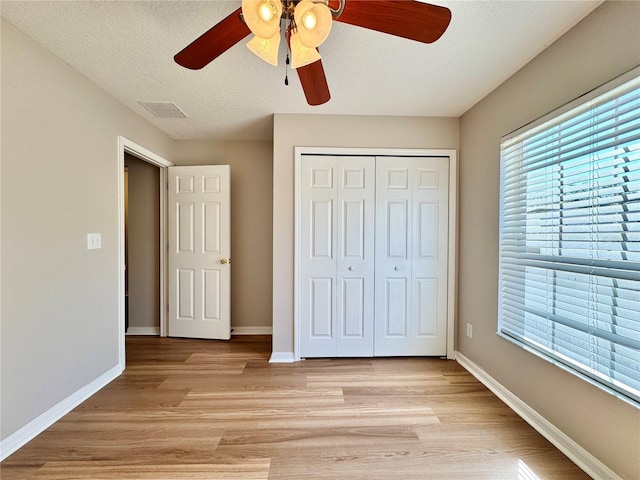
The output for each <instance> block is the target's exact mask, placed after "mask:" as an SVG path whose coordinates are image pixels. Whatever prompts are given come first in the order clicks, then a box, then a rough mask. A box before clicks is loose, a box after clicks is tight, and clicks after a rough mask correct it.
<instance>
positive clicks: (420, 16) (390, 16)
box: [331, 0, 451, 43]
mask: <svg viewBox="0 0 640 480" xmlns="http://www.w3.org/2000/svg"><path fill="white" fill-rule="evenodd" d="M343 1H344V3H345V7H344V11H343V12H342V14H341V15H340V16H339V17H337V18H336V19H335V20H336V21H338V22H343V23H348V24H350V25H357V26H359V27H364V28H368V29H370V30H376V31H378V32H383V33H388V34H390V35H396V36H398V37H403V38H408V39H410V40H415V41H417V42H422V43H432V42H435V41H436V40H438V39H439V38H440V37H441V36H442V34H443V33H444V32H445V30H446V29H447V27H448V26H449V22H451V10H449V9H448V8H446V7H440V6H437V5H430V4H428V3H422V2H417V1H414V0H343ZM331 6H332V7H336V6H337V0H331Z"/></svg>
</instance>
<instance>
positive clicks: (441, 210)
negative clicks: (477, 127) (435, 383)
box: [374, 157, 449, 356]
mask: <svg viewBox="0 0 640 480" xmlns="http://www.w3.org/2000/svg"><path fill="white" fill-rule="evenodd" d="M448 198H449V159H448V158H446V157H433V158H424V157H413V158H412V157H379V158H378V159H377V163H376V265H375V272H376V287H375V299H376V300H375V302H376V306H375V347H374V352H375V355H377V356H385V355H387V356H391V355H425V356H444V355H446V352H447V343H446V342H447V288H448V278H447V271H448Z"/></svg>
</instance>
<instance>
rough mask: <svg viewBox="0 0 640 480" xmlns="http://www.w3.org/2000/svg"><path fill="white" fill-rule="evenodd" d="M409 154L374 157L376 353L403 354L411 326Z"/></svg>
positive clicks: (410, 163)
mask: <svg viewBox="0 0 640 480" xmlns="http://www.w3.org/2000/svg"><path fill="white" fill-rule="evenodd" d="M411 167H412V162H411V159H410V158H389V157H378V158H377V159H376V234H375V236H376V266H375V284H376V286H375V290H376V295H375V320H374V323H375V341H374V354H375V355H378V356H379V355H402V354H403V353H398V352H403V351H404V346H405V345H406V344H407V342H408V341H409V340H410V329H411V324H410V321H411V291H410V286H411V251H412V245H411V219H412V211H413V205H412V203H411V197H412V182H411Z"/></svg>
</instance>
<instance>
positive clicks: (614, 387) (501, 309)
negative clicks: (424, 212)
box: [497, 67, 640, 408]
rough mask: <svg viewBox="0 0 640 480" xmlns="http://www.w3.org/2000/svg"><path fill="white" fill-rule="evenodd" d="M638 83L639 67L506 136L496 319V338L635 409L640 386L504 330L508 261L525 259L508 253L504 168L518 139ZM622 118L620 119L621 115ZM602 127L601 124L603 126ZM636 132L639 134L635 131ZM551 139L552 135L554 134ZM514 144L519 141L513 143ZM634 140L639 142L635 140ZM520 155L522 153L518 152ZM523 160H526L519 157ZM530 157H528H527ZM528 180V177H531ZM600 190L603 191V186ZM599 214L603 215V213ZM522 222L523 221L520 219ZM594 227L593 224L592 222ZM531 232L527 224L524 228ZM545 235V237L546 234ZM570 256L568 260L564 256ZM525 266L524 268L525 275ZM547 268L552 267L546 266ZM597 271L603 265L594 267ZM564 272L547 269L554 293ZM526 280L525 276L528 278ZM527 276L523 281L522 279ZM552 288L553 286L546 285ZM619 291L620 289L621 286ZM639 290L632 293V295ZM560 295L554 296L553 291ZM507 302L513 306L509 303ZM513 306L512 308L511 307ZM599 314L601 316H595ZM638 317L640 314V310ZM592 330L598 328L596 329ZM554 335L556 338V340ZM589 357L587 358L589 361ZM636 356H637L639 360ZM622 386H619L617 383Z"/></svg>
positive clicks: (554, 180)
mask: <svg viewBox="0 0 640 480" xmlns="http://www.w3.org/2000/svg"><path fill="white" fill-rule="evenodd" d="M633 80H637V81H640V67H635V68H633V69H631V70H630V71H628V72H626V73H624V74H623V75H621V76H619V77H617V78H615V79H614V80H611V81H609V82H607V83H605V84H604V85H601V86H600V87H597V88H595V89H593V90H591V91H590V92H587V93H586V94H584V95H582V96H580V97H578V98H576V99H574V100H572V101H571V102H569V103H567V104H565V105H563V106H562V107H560V108H558V109H556V110H553V111H552V112H549V113H548V114H546V115H544V116H542V117H540V118H538V119H536V120H534V121H533V122H531V123H529V124H527V125H524V126H523V127H520V128H519V129H517V130H515V131H513V132H511V133H509V134H507V135H505V136H503V137H502V138H501V142H500V203H499V208H500V223H499V244H500V248H499V272H498V277H499V278H498V321H497V334H498V335H500V336H501V337H502V338H505V339H507V340H508V341H510V342H512V343H514V344H516V345H518V346H520V347H521V348H523V349H525V350H526V351H529V352H530V353H532V354H534V355H536V356H538V357H540V358H543V359H545V360H546V361H549V362H550V363H552V364H554V365H556V366H558V367H560V368H562V369H564V370H565V371H568V372H569V373H572V374H574V375H577V376H578V377H580V378H582V379H584V380H586V381H588V382H589V383H591V384H593V385H595V386H597V387H598V388H601V389H603V390H605V391H607V392H609V393H611V394H613V395H614V396H616V397H618V398H620V399H621V400H623V401H625V402H627V403H629V404H631V405H633V406H635V407H636V408H640V388H636V387H635V386H633V385H632V384H629V386H628V387H625V386H624V384H623V383H620V382H616V380H615V379H614V378H613V377H612V376H611V375H609V376H607V375H605V374H602V373H599V372H598V371H597V370H594V369H593V368H591V367H589V365H586V364H581V363H580V362H579V361H577V360H574V359H572V358H571V357H570V356H567V355H563V354H562V352H561V351H559V350H560V348H559V347H557V346H554V347H553V348H549V347H547V346H546V345H544V344H543V343H539V342H537V341H535V338H534V336H535V335H534V336H531V334H529V336H527V334H526V333H522V335H518V334H515V333H514V332H512V331H509V328H505V324H506V323H510V322H507V321H506V317H507V316H508V315H505V312H506V311H507V309H505V296H506V294H505V292H504V289H505V285H508V282H509V281H512V279H511V280H505V277H507V276H509V275H506V274H505V265H506V264H507V263H508V261H507V259H509V261H513V259H518V258H519V257H518V255H522V254H521V253H519V252H514V253H509V254H505V243H506V240H505V237H506V236H508V233H507V234H505V230H506V231H507V232H510V230H509V229H507V228H506V227H505V209H506V207H507V205H508V203H509V202H507V201H506V200H505V191H506V190H507V188H506V186H505V181H508V180H505V170H506V168H507V167H513V164H509V165H507V167H505V164H506V160H505V158H504V156H505V151H506V147H505V145H508V146H513V145H518V143H517V141H518V139H519V138H522V137H523V136H524V137H527V136H529V137H528V138H531V137H533V135H534V134H535V133H538V132H540V133H544V132H548V131H549V130H550V127H549V125H552V126H554V125H555V126H558V125H561V124H562V122H563V121H564V120H565V119H571V118H578V116H579V114H576V113H575V112H576V111H580V112H589V111H590V110H591V107H590V106H589V103H590V102H591V101H592V100H594V99H597V98H599V97H601V96H606V95H611V94H612V92H614V91H615V90H616V89H618V88H619V87H621V86H623V85H625V84H627V83H628V82H630V81H633ZM638 87H640V85H637V86H634V89H635V88H638ZM611 98H616V97H615V96H613V95H612V97H611ZM616 118H617V117H616ZM598 125H600V124H598ZM634 131H635V130H634ZM549 136H550V134H549ZM514 142H515V143H514ZM634 142H635V139H634ZM592 145H593V144H592V143H590V144H589V147H590V148H591V147H592ZM518 155H519V154H518ZM519 158H521V157H519ZM524 158H525V159H527V157H524ZM564 162H565V160H564V159H562V160H558V161H557V162H556V163H555V165H556V166H557V167H558V168H557V170H558V172H556V174H555V175H556V176H555V177H552V180H551V182H552V183H555V184H557V185H559V187H558V192H557V193H556V195H557V196H558V198H560V199H562V196H563V195H566V194H567V192H566V191H563V187H562V185H563V175H564V172H563V167H564V166H565V163H564ZM538 169H540V170H542V168H540V167H539V166H535V167H533V171H535V172H538V171H539V170H538ZM511 180H512V181H513V182H514V183H517V182H516V180H515V178H514V177H511ZM527 180H528V179H527ZM526 185H527V187H529V183H528V181H527V184H526ZM527 187H523V188H521V189H519V190H518V192H524V193H525V194H528V193H529V192H528V190H527ZM598 188H600V187H598ZM508 191H509V193H512V192H513V190H511V188H509V189H508ZM542 193H543V195H549V187H544V190H542ZM528 198H529V197H527V201H528ZM589 198H593V195H590V196H589ZM560 205H564V202H560ZM563 208H564V207H560V208H559V210H560V216H562V212H563ZM598 215H600V214H599V213H598ZM532 216H533V214H532V213H531V214H530V213H529V212H525V213H524V214H522V215H521V216H520V220H521V219H524V224H525V225H526V223H527V222H528V220H529V218H531V217H532ZM521 221H522V220H521ZM559 222H560V223H559V225H562V219H560V220H559ZM519 225H522V223H520V224H519ZM590 225H591V224H590ZM523 228H525V229H526V226H525V227H523ZM559 231H560V234H559V235H557V239H556V243H557V245H556V248H557V249H558V250H560V251H561V248H562V242H563V238H562V228H560V230H559ZM527 235H529V232H528V230H526V235H525V243H526V241H527V240H528V236H527ZM543 237H544V236H543ZM508 249H509V248H508V247H507V248H506V250H508ZM537 256H538V257H540V255H537ZM553 258H554V256H553V255H551V254H549V262H553ZM565 258H566V257H565ZM609 263H611V264H615V263H616V262H615V261H611V262H609ZM633 263H634V264H635V263H637V262H636V261H635V260H634V261H633ZM593 266H594V264H593V260H592V262H591V263H589V264H585V268H586V270H589V269H591V272H590V273H588V274H589V275H592V274H593ZM525 268H526V267H523V271H524V269H525ZM545 268H548V267H545ZM595 268H596V269H597V268H598V267H595ZM607 268H611V267H607ZM561 270H562V269H559V270H558V269H556V267H555V266H554V267H553V268H548V272H550V273H551V274H552V276H553V282H554V287H553V290H554V292H555V282H557V277H558V271H561ZM524 275H525V276H526V273H525V274H524ZM523 278H524V277H523ZM632 280H635V278H633V279H632ZM523 282H526V280H523ZM545 288H548V287H545ZM616 288H617V287H616ZM526 290H527V288H526V285H525V286H524V287H520V291H519V294H520V297H521V299H519V300H520V301H521V302H522V305H521V306H522V307H524V306H525V302H526V298H525V297H526ZM633 291H634V290H632V293H633ZM638 294H639V295H640V292H638ZM554 295H555V293H554ZM611 298H613V299H614V300H613V301H615V299H617V297H616V296H615V295H612V296H611ZM506 303H508V302H506ZM551 304H552V307H551V308H553V309H555V308H557V307H556V300H555V297H554V299H553V300H551ZM548 305H549V303H547V309H548V308H549V306H548ZM512 308H513V307H512ZM526 312H527V310H526V309H525V308H522V312H521V313H520V315H521V316H522V320H519V321H520V322H521V324H522V325H523V326H526V320H524V318H525V316H526V314H527V313H526ZM596 314H597V312H596ZM637 314H638V315H640V312H637ZM553 317H554V315H553V314H549V312H548V310H547V312H546V320H547V321H548V323H549V324H550V325H551V326H552V327H553V329H555V328H556V327H557V326H558V325H559V326H562V325H563V324H562V321H557V320H562V319H561V318H560V317H558V319H555V318H553ZM632 320H633V321H635V320H636V319H635V318H633V319H632ZM513 323H517V322H513ZM613 325H615V323H613ZM591 332H593V330H592V331H591ZM588 334H589V338H590V339H591V338H592V337H594V335H593V334H592V333H588ZM571 336H572V338H573V333H572V334H571ZM551 337H553V338H551ZM544 340H545V341H551V342H552V343H556V342H557V340H556V334H555V333H554V334H553V335H551V336H549V334H548V333H547V334H546V336H545V337H544ZM631 341H632V342H631V343H632V344H633V348H634V349H635V350H637V345H636V342H635V341H633V339H631ZM638 343H640V341H638ZM613 351H614V353H615V348H614V349H613ZM585 358H586V357H585ZM634 358H635V357H634ZM634 381H635V378H634V379H632V382H631V383H633V382H634ZM617 383H620V385H618V384H617Z"/></svg>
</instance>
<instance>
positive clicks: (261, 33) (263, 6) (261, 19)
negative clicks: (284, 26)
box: [242, 0, 282, 38]
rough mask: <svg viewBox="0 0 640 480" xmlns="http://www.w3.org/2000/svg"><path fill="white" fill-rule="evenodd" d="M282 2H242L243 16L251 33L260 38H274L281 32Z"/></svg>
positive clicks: (258, 0)
mask: <svg viewBox="0 0 640 480" xmlns="http://www.w3.org/2000/svg"><path fill="white" fill-rule="evenodd" d="M281 15H282V2H281V1H280V0H242V16H243V17H244V22H245V23H246V24H247V27H249V30H251V32H252V33H253V34H254V35H256V36H258V37H260V38H272V37H273V36H274V35H275V34H276V32H279V31H280V17H281Z"/></svg>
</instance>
